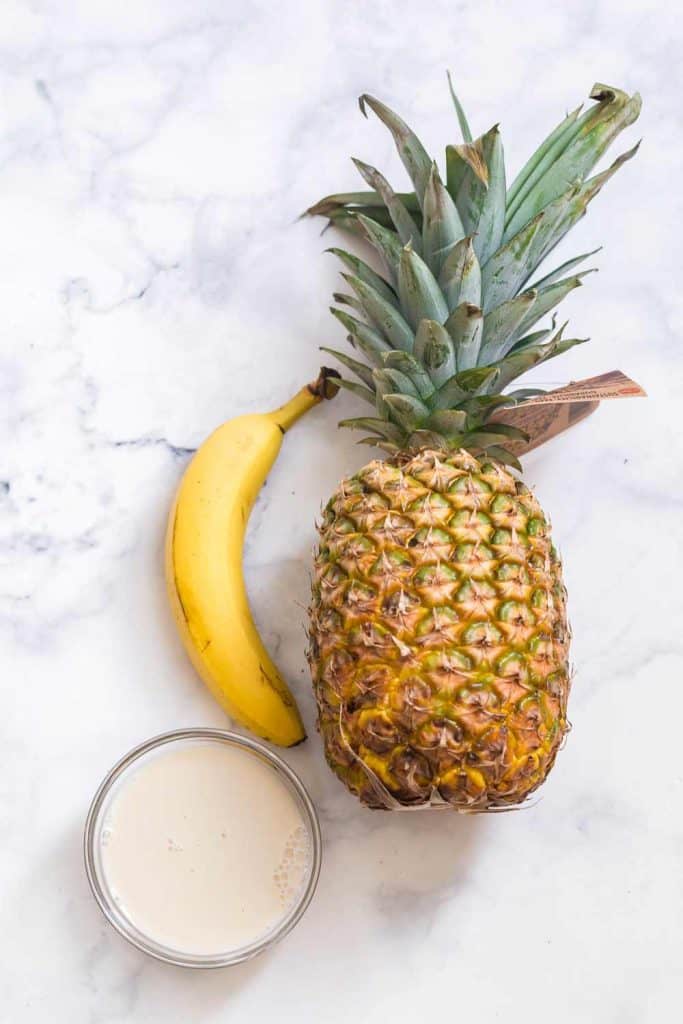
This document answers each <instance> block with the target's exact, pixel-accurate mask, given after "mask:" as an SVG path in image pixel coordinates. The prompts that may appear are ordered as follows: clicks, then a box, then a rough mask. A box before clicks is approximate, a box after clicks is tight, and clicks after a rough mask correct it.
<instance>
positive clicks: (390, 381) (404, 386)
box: [373, 366, 422, 399]
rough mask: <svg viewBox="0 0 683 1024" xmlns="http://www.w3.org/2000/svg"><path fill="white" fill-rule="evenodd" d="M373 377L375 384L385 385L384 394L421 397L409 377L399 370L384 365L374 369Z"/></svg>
mask: <svg viewBox="0 0 683 1024" xmlns="http://www.w3.org/2000/svg"><path fill="white" fill-rule="evenodd" d="M373 378H374V380H375V383H376V384H380V383H381V384H382V385H386V389H385V391H384V394H401V395H412V396H413V398H420V399H421V397H422V396H421V395H420V392H419V391H418V389H417V388H416V386H415V385H414V384H413V382H412V380H411V379H410V377H408V376H406V374H405V373H401V371H400V370H393V369H391V367H387V366H385V367H384V369H383V370H374V371H373Z"/></svg>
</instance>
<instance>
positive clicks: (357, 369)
mask: <svg viewBox="0 0 683 1024" xmlns="http://www.w3.org/2000/svg"><path fill="white" fill-rule="evenodd" d="M320 351H321V352H328V353H329V354H330V355H331V356H334V358H335V359H338V360H339V362H340V363H341V364H342V366H345V367H346V368H347V369H348V370H351V372H352V373H355V375H356V376H357V377H358V379H359V380H362V381H363V383H364V384H367V386H368V387H369V388H374V386H375V385H374V381H373V379H372V370H371V369H370V367H369V366H368V365H367V364H366V363H359V362H358V360H357V359H354V358H353V357H352V356H348V355H347V354H346V353H345V352H338V351H337V349H335V348H327V346H325V345H321V346H320Z"/></svg>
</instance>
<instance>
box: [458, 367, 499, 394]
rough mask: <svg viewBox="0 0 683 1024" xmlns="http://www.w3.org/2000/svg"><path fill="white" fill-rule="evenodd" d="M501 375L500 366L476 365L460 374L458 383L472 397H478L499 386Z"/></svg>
mask: <svg viewBox="0 0 683 1024" xmlns="http://www.w3.org/2000/svg"><path fill="white" fill-rule="evenodd" d="M499 377H500V367H499V366H474V367H473V368H472V369H471V370H464V371H463V372H461V373H459V374H458V383H459V384H460V386H461V387H462V388H464V389H465V391H467V392H469V393H470V395H472V397H476V396H477V395H487V394H490V393H491V392H492V391H493V389H494V388H495V387H497V385H498V380H499ZM498 390H500V389H498Z"/></svg>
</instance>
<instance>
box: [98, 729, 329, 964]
mask: <svg viewBox="0 0 683 1024" xmlns="http://www.w3.org/2000/svg"><path fill="white" fill-rule="evenodd" d="M171 736H172V737H173V738H172V739H171V740H169V739H167V738H166V737H160V740H159V741H152V743H151V744H148V745H147V747H148V749H144V748H138V749H139V750H140V751H142V753H137V752H136V751H134V752H133V753H132V755H129V758H128V759H124V761H128V762H129V763H128V764H127V765H125V766H124V767H123V769H122V770H121V766H117V769H114V771H113V772H112V773H111V774H110V776H109V778H108V780H105V783H104V784H103V788H104V787H107V784H108V783H109V786H108V788H107V789H106V792H105V793H104V798H103V799H101V802H100V806H99V808H96V809H95V810H94V812H93V811H91V819H92V820H90V821H89V832H90V835H91V838H90V846H91V848H92V854H93V856H92V873H91V874H94V875H95V876H96V877H95V878H94V879H93V878H92V877H91V883H93V888H94V890H95V895H96V897H97V899H98V901H99V902H100V904H101V905H102V909H103V910H104V911H105V913H106V914H107V916H108V917H109V919H110V920H111V922H112V923H113V924H114V925H115V926H116V927H117V928H118V929H119V930H120V931H122V932H123V933H124V935H126V937H127V938H129V939H130V940H131V941H133V942H134V943H135V944H136V945H138V946H140V948H143V949H145V950H146V951H147V952H151V953H152V954H153V955H156V956H161V958H162V959H167V960H169V961H170V962H173V963H181V964H186V965H189V966H216V965H218V964H227V963H234V962H237V961H238V960H242V959H246V958H247V957H248V956H251V955H253V954H254V953H255V952H259V951H260V950H261V949H262V948H264V947H265V946H267V945H269V944H270V942H271V941H274V939H275V938H279V937H280V934H281V933H283V932H284V931H286V930H289V926H291V924H292V923H294V920H293V919H298V916H300V913H301V912H302V904H303V905H305V904H306V903H307V902H308V899H310V895H311V891H312V886H313V887H314V885H315V880H316V877H317V868H318V864H317V859H318V858H317V854H316V850H317V849H318V840H319V836H318V835H317V823H316V821H315V818H314V817H313V818H311V812H312V807H311V805H310V800H308V797H307V796H306V794H305V791H304V790H303V787H302V786H301V783H299V782H298V780H297V779H296V777H295V776H293V775H292V773H291V772H290V770H289V769H288V768H287V766H286V765H284V764H283V763H282V762H281V761H279V759H277V758H273V755H272V754H271V753H270V752H269V751H268V750H267V749H266V748H262V747H261V745H260V744H255V743H253V742H252V741H244V740H243V739H242V738H241V737H234V736H232V734H224V733H219V732H216V733H213V732H211V731H208V730H207V731H204V730H194V731H192V732H189V731H188V733H184V734H175V735H174V734H171ZM226 737H228V738H227V739H226ZM136 754H137V756H136ZM122 764H123V762H122ZM117 771H118V774H116V773H117ZM112 776H114V778H112ZM98 796H102V793H101V792H100V794H98ZM97 799H98V798H97V797H96V800H95V803H97ZM93 807H94V808H95V805H93ZM312 813H313V815H314V812H312ZM93 814H94V816H93ZM86 844H88V835H86ZM87 856H88V852H87V848H86V860H87ZM98 889H99V891H98ZM103 904H105V905H103Z"/></svg>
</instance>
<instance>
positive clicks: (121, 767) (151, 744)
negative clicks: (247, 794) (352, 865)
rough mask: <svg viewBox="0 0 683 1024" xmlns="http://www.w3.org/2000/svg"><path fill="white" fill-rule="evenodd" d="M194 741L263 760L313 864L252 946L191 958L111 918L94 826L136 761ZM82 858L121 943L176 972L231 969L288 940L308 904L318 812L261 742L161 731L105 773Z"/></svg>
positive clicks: (315, 872) (210, 731) (202, 731)
mask: <svg viewBox="0 0 683 1024" xmlns="http://www.w3.org/2000/svg"><path fill="white" fill-rule="evenodd" d="M193 739H208V740H217V741H219V742H222V743H227V744H229V745H230V746H236V747H241V748H242V749H243V750H247V751H248V752H250V753H251V754H254V755H256V756H257V757H259V758H260V759H261V760H262V761H265V762H267V763H268V764H269V765H270V766H271V767H272V768H274V769H275V771H276V772H277V774H278V775H279V776H280V778H281V779H282V780H283V782H284V783H285V785H286V786H287V788H288V789H289V790H290V792H292V793H293V795H294V796H295V797H296V799H297V802H298V804H299V807H300V810H301V812H302V817H303V818H304V822H305V824H306V826H307V828H308V833H309V836H310V839H311V848H312V849H311V853H312V859H311V869H310V873H309V876H308V881H307V883H306V886H305V888H304V889H303V890H302V893H301V896H300V898H299V900H298V902H297V903H296V904H295V905H294V906H293V907H292V909H291V910H290V912H289V913H288V914H286V915H285V917H284V918H283V919H282V921H281V922H280V923H279V925H277V926H276V927H275V928H274V929H272V930H271V931H270V932H267V933H266V934H265V935H264V936H263V937H262V938H260V939H256V940H255V941H254V942H251V943H249V944H248V945H246V946H242V947H241V948H238V949H235V950H231V951H223V952H221V953H217V954H191V953H182V952H181V951H179V950H171V949H167V948H166V947H165V946H163V945H161V944H160V943H157V942H156V941H155V940H154V939H152V938H151V937H150V936H144V935H143V933H142V932H139V933H138V932H137V931H134V930H133V928H132V927H131V928H130V929H129V928H127V927H126V926H125V923H124V921H125V918H123V917H122V915H121V917H118V916H117V915H116V912H115V909H114V907H113V906H112V903H111V900H110V899H109V896H108V894H107V891H106V889H105V887H104V886H103V885H102V881H101V873H100V871H99V868H98V865H97V858H96V856H95V847H96V842H97V835H96V825H97V823H98V818H99V814H100V811H101V810H102V806H103V804H104V802H105V800H106V798H107V796H108V795H109V792H110V790H111V788H112V786H113V785H114V783H116V782H117V781H118V780H119V779H120V778H121V777H122V776H123V775H124V774H125V772H126V771H127V770H128V769H129V768H130V767H131V766H132V765H133V764H134V763H135V762H136V761H138V760H139V759H140V758H142V757H144V756H145V755H146V754H148V753H150V751H152V750H155V749H157V748H160V747H163V746H166V745H167V744H172V743H177V742H182V741H184V740H193ZM83 857H84V862H85V873H86V876H87V879H88V884H89V885H90V889H91V892H92V894H93V896H94V898H95V902H96V903H97V905H98V906H99V908H100V910H101V911H102V913H103V914H104V917H105V918H106V920H107V922H108V923H109V924H110V925H111V926H112V928H114V929H115V931H117V932H118V933H119V935H121V936H122V937H123V938H124V939H126V941H127V942H129V943H130V944H131V945H133V946H135V948H136V949H139V950H140V951H141V952H143V953H146V954H147V955H148V956H151V957H154V958H155V959H156V960H161V961H162V962H163V963H167V964H172V965H173V966H175V967H194V968H215V967H231V966H232V965H233V964H239V963H243V962H244V961H245V960H250V959H251V958H252V957H254V956H257V955H258V954H259V953H262V952H264V951H265V950H266V949H269V948H270V947H271V946H273V945H275V943H276V942H279V941H280V939H283V938H284V937H285V935H287V934H288V933H289V932H290V931H291V930H292V928H294V926H295V925H296V924H298V922H299V921H300V920H301V918H302V917H303V915H304V913H305V911H306V910H307V908H308V906H309V904H310V902H311V900H312V899H313V895H314V893H315V890H316V887H317V884H318V879H319V877H320V867H321V863H322V837H321V833H320V821H319V819H318V812H317V811H316V809H315V806H314V804H313V801H312V800H311V798H310V796H309V794H308V790H307V789H306V787H305V786H304V784H303V782H302V781H301V779H300V778H299V776H298V775H297V774H296V772H295V771H294V770H293V769H292V768H290V766H289V765H288V764H287V763H286V761H284V760H283V759H282V758H281V757H279V756H278V755H277V754H275V753H274V752H273V751H272V750H270V749H269V748H268V747H266V746H265V744H263V743H260V742H259V741H258V740H255V739H252V738H251V737H249V736H242V735H240V733H236V732H232V731H231V730H229V729H214V728H210V727H203V726H196V727H192V728H187V729H173V730H171V731H169V732H163V733H160V734H159V735H157V736H152V737H150V739H148V740H145V741H144V742H142V743H139V744H138V745H137V746H135V747H133V748H132V749H131V750H129V751H128V753H127V754H124V755H123V757H122V758H120V760H118V761H117V762H116V764H115V765H114V766H113V767H112V768H111V769H110V770H109V771H108V772H107V774H106V775H105V777H104V779H103V780H102V782H101V783H100V785H99V787H98V789H97V791H96V793H95V795H94V797H93V798H92V801H91V803H90V807H89V809H88V814H87V817H86V820H85V828H84V832H83ZM131 925H132V922H131Z"/></svg>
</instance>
